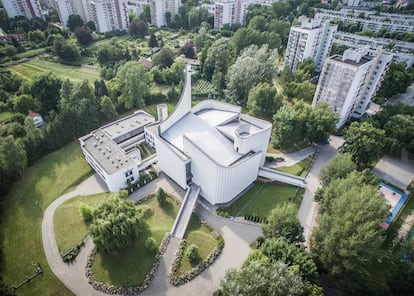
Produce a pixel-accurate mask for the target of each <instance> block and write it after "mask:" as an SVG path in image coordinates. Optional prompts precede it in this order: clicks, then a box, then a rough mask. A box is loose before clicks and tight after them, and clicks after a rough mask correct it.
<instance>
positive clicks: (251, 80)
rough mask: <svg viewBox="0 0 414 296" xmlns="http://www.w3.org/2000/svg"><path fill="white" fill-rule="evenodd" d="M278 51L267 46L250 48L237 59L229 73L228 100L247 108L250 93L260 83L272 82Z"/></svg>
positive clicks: (226, 91) (226, 92)
mask: <svg viewBox="0 0 414 296" xmlns="http://www.w3.org/2000/svg"><path fill="white" fill-rule="evenodd" d="M276 55H277V53H276V51H274V50H269V49H268V46H267V45H263V46H262V47H260V48H258V47H257V46H254V45H253V46H250V47H248V48H247V49H245V50H244V51H243V52H242V53H241V55H240V56H239V57H238V58H237V60H236V62H235V63H234V64H233V65H232V66H231V67H230V68H229V71H228V73H227V89H226V90H225V94H226V96H227V99H228V100H229V101H230V102H232V103H236V104H238V105H240V106H246V103H247V98H248V94H249V91H250V89H251V88H252V87H254V86H255V85H257V84H258V83H259V82H271V81H272V78H273V75H274V72H275V69H274V62H275V59H276Z"/></svg>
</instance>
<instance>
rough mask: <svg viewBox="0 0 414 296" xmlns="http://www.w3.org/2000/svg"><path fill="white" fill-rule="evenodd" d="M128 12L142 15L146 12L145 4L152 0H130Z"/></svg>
mask: <svg viewBox="0 0 414 296" xmlns="http://www.w3.org/2000/svg"><path fill="white" fill-rule="evenodd" d="M127 3H128V12H129V13H130V14H134V15H136V16H140V15H141V13H143V12H144V6H145V5H149V4H150V0H129V1H128V2H127Z"/></svg>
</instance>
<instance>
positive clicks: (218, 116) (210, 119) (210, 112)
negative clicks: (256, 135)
mask: <svg viewBox="0 0 414 296" xmlns="http://www.w3.org/2000/svg"><path fill="white" fill-rule="evenodd" d="M196 115H197V116H198V117H200V118H201V119H202V120H204V121H205V122H206V123H207V124H209V125H211V126H217V125H220V124H222V123H224V122H226V121H228V120H231V119H233V118H234V119H236V118H238V116H239V114H238V113H235V112H230V111H223V110H215V109H207V110H201V111H200V112H198V113H196Z"/></svg>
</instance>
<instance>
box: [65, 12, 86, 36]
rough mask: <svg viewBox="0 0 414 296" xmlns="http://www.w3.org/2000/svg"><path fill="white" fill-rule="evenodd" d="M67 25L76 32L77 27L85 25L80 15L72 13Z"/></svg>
mask: <svg viewBox="0 0 414 296" xmlns="http://www.w3.org/2000/svg"><path fill="white" fill-rule="evenodd" d="M66 25H67V27H68V28H69V30H70V31H71V32H74V31H75V29H76V28H77V27H82V26H83V20H82V18H81V17H80V16H79V15H77V14H71V15H69V18H68V22H67V24H66Z"/></svg>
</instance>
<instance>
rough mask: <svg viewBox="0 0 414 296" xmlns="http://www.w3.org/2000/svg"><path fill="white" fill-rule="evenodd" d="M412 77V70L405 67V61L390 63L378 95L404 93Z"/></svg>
mask: <svg viewBox="0 0 414 296" xmlns="http://www.w3.org/2000/svg"><path fill="white" fill-rule="evenodd" d="M413 79H414V71H413V70H412V69H406V67H405V63H391V64H390V66H389V68H388V70H387V72H386V73H385V75H384V80H383V81H382V83H381V87H380V89H379V91H378V94H377V95H378V96H382V97H385V98H389V97H392V96H393V95H396V94H399V93H404V92H405V91H406V90H407V87H408V86H409V85H410V84H411V82H412V81H413Z"/></svg>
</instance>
